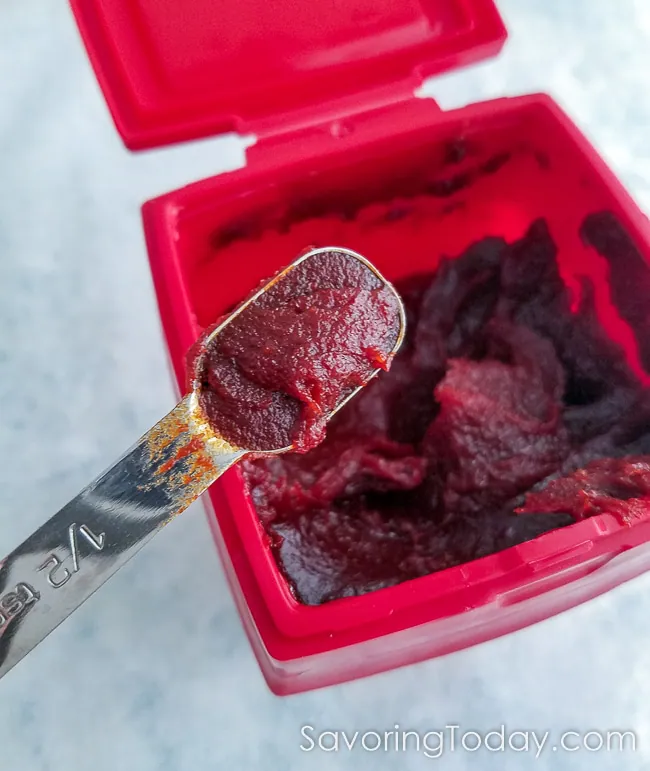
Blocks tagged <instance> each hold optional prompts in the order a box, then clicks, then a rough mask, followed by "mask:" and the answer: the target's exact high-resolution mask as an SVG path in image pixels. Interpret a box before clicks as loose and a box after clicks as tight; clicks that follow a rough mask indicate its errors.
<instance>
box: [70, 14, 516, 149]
mask: <svg viewBox="0 0 650 771" xmlns="http://www.w3.org/2000/svg"><path fill="white" fill-rule="evenodd" d="M71 4H72V8H73V12H74V14H75V17H76V19H77V23H78V25H79V28H80V30H81V33H82V37H83V40H84V42H85V45H86V48H87V50H88V54H89V56H90V59H91V61H92V64H93V67H94V69H95V72H96V75H97V78H98V80H99V82H100V85H101V88H102V90H103V92H104V95H105V97H106V100H107V102H108V105H109V108H110V111H111V114H112V116H113V119H114V121H115V124H116V126H117V129H118V131H119V133H120V135H121V136H122V139H123V140H124V142H125V144H126V145H127V146H128V147H129V148H131V149H143V148H149V147H154V146H157V145H164V144H170V143H173V142H180V141H185V140H190V139H197V138H199V137H205V136H209V135H211V134H217V133H222V132H226V131H238V132H240V133H254V134H257V135H264V134H269V133H280V132H282V131H285V130H288V129H289V128H290V127H291V126H295V125H299V124H300V123H302V124H316V123H319V122H323V121H325V120H327V119H328V117H332V118H334V117H341V115H342V114H344V113H345V112H353V111H354V110H361V109H370V108H371V107H373V106H380V105H382V104H387V103H390V102H393V101H396V100H398V99H402V98H406V96H407V95H408V93H409V91H410V92H411V93H412V91H413V89H414V88H415V87H417V85H419V83H420V82H421V81H422V80H423V79H424V78H425V77H428V76H429V75H432V74H435V73H438V72H442V71H444V70H450V69H452V68H454V67H459V66H462V65H465V64H469V63H471V62H474V61H477V60H479V59H483V58H486V57H488V56H491V55H494V54H496V53H497V52H498V51H499V50H500V49H501V47H502V45H503V43H504V41H505V38H506V30H505V27H504V25H503V22H502V21H501V18H500V16H499V14H498V12H497V10H496V7H495V5H494V2H493V0H235V1H234V2H233V0H230V1H229V2H226V0H71Z"/></svg>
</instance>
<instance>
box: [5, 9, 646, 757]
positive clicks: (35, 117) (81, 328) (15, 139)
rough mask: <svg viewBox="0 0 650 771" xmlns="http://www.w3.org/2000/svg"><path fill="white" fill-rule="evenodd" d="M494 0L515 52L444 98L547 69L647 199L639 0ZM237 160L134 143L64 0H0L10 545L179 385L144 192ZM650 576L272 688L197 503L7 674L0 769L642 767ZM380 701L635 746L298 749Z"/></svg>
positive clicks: (489, 92) (550, 82)
mask: <svg viewBox="0 0 650 771" xmlns="http://www.w3.org/2000/svg"><path fill="white" fill-rule="evenodd" d="M501 6H502V9H503V13H504V16H505V18H506V20H507V21H508V23H509V26H510V28H511V33H512V39H511V42H510V43H509V45H508V48H507V51H506V52H505V53H504V54H503V55H502V56H501V58H500V59H499V60H498V61H497V62H495V63H491V64H489V65H486V66H482V67H480V68H478V69H476V70H474V71H472V72H464V73H461V74H458V75H454V76H452V77H448V78H445V79H444V80H442V81H440V82H438V83H437V84H435V85H434V86H433V87H432V89H431V90H432V92H433V93H435V94H436V95H438V96H439V97H440V100H441V101H442V102H443V104H445V105H451V104H460V103H465V102H470V101H475V100H478V99H481V98H484V97H486V96H493V95H500V94H504V93H509V94H514V93H522V92H526V91H531V90H549V91H551V92H552V93H553V94H554V95H555V96H556V97H557V98H558V99H559V101H560V102H561V103H562V104H563V105H565V106H566V107H567V108H568V110H569V111H570V113H571V114H572V115H573V116H574V117H575V119H576V121H577V122H578V124H579V125H581V126H582V127H583V129H585V130H586V132H587V133H588V134H589V135H590V136H591V137H592V139H593V140H594V141H595V143H596V144H597V146H598V147H599V148H600V150H601V151H602V152H603V153H604V155H605V156H606V157H607V159H608V160H609V161H610V162H611V164H612V166H613V167H614V169H615V170H616V171H617V173H618V174H619V175H620V176H621V177H622V179H623V180H624V182H625V183H626V184H627V186H628V187H629V188H630V190H631V191H632V193H633V194H634V195H635V196H636V198H637V200H638V201H639V202H640V203H641V205H642V206H644V207H645V208H646V209H647V210H648V209H650V150H649V149H648V146H649V142H650V6H649V5H648V0H617V1H616V2H614V0H502V3H501ZM241 159H242V155H241V150H240V149H239V146H238V144H237V142H236V141H235V140H232V139H225V140H224V139H222V140H217V141H208V142H202V143H197V144H195V145H193V146H191V147H184V148H178V149H174V150H170V151H164V152H155V153H149V154H145V155H141V156H138V157H134V156H131V155H129V154H128V153H127V152H126V151H125V150H124V149H123V148H122V146H121V144H120V141H119V139H118V137H117V135H116V133H115V131H114V129H113V127H112V124H111V123H110V120H109V118H108V115H107V111H106V109H105V107H104V104H103V102H102V99H101V97H100V94H99V92H98V88H97V86H96V84H95V81H94V79H93V76H92V74H91V71H90V68H89V66H88V64H87V62H86V59H85V56H84V53H83V51H82V48H81V45H80V43H79V40H78V38H77V35H76V30H75V28H74V26H73V23H72V19H71V16H70V12H69V11H68V9H67V7H66V5H65V3H64V2H63V1H62V0H58V2H57V0H2V2H0V172H1V182H2V184H1V186H0V404H1V405H2V406H1V407H0V412H1V419H0V427H1V428H0V553H5V552H6V551H8V550H10V549H11V548H12V547H13V546H14V545H16V544H17V543H18V541H19V540H20V539H22V538H23V537H24V536H26V535H27V534H28V533H29V532H30V531H31V530H32V529H33V528H34V527H36V526H37V525H38V524H40V523H41V521H42V520H44V519H45V518H46V517H47V516H49V515H50V514H51V513H53V512H54V511H55V510H56V509H57V508H58V507H59V505H61V504H62V503H64V502H65V501H66V500H67V499H68V498H69V497H70V496H71V495H72V494H74V493H75V492H76V491H77V490H78V489H79V488H80V487H81V486H82V485H83V484H85V483H86V482H87V481H88V480H89V479H90V478H91V477H92V476H93V475H94V474H95V473H96V472H98V471H100V470H101V469H102V468H103V467H104V466H105V465H106V464H107V463H108V462H109V461H111V460H112V459H113V458H114V457H115V456H116V454H118V453H119V452H121V451H122V450H123V449H124V448H125V447H126V446H128V445H129V444H130V442H131V441H132V440H133V439H134V438H135V437H136V435H138V434H139V433H140V432H141V431H142V430H144V429H146V428H148V427H149V425H150V424H151V423H152V422H154V421H155V420H156V419H157V418H158V417H159V416H160V415H162V413H163V412H164V411H165V410H166V408H168V407H169V406H170V405H171V404H172V401H173V393H172V389H171V386H170V381H169V377H168V373H167V368H166V360H165V355H164V350H163V347H162V342H161V336H160V331H159V327H158V319H157V313H156V307H155V303H154V298H153V294H152V287H151V281H150V277H149V272H148V267H147V261H146V257H145V249H144V243H143V238H142V232H141V229H140V221H139V205H140V203H141V202H142V201H143V200H145V199H147V198H148V197H151V196H152V195H154V194H156V193H159V192H163V191H165V190H167V189H171V188H173V187H176V186H178V185H179V184H181V183H184V182H186V181H190V180H193V179H198V178H199V177H202V176H208V175H210V174H212V173H216V172H218V171H221V170H224V169H226V168H228V167H233V166H235V165H238V164H239V163H240V162H241ZM145 383H147V384H148V386H147V392H146V394H145V393H144V390H143V386H144V384H145ZM152 384H153V386H152ZM98 405H101V406H100V407H98ZM649 597H650V576H648V577H644V578H641V579H638V580H636V581H633V582H631V583H629V584H627V585H626V586H624V587H622V588H620V589H619V590H617V591H615V592H612V593H610V594H609V595H607V596H605V597H602V598H600V599H598V600H597V601H594V602H591V603H589V604H587V605H585V606H583V607H581V608H579V609H577V610H575V611H573V612H570V613H567V614H565V615H564V616H562V617H559V618H556V619H553V620H551V621H548V622H546V623H544V624H541V625H538V626H536V627H534V628H531V629H528V630H525V631H523V632H521V633H518V634H516V635H513V636H510V637H507V638H504V639H501V640H497V641H494V642H492V643H489V644H486V645H483V646H481V647H479V648H476V649H473V650H469V651H465V652H463V653H460V654H456V655H454V656H451V657H448V658H445V659H442V660H437V661H432V662H427V663H424V664H422V665H419V666H416V667H411V668H408V669H403V670H400V671H395V672H392V673H389V674H386V675H382V676H379V677H374V678H370V679H367V680H364V681H360V682H356V683H351V684H348V685H345V686H340V687H337V688H331V689H327V690H324V691H320V692H314V693H310V694H306V695H303V696H297V697H291V698H288V699H277V698H276V697H273V696H272V695H271V694H270V693H269V692H268V691H267V689H266V687H265V685H264V682H263V680H262V678H261V676H260V674H259V672H258V669H257V666H256V664H255V661H254V659H253V656H252V654H251V652H250V650H249V647H248V644H247V642H246V639H245V637H244V635H243V633H242V630H241V627H240V624H239V620H238V617H237V614H236V612H235V609H234V607H233V603H232V601H231V599H230V596H229V594H228V590H227V588H226V586H225V583H224V579H223V576H222V572H221V568H220V565H219V564H218V560H217V557H216V554H215V551H214V549H213V546H212V543H211V539H210V536H209V533H208V528H207V525H206V522H205V520H204V517H203V514H202V512H201V510H200V509H198V508H195V509H194V510H191V511H190V512H188V514H187V515H185V516H183V517H182V518H181V519H180V520H178V521H177V522H175V523H174V524H172V525H171V526H170V527H169V528H168V529H167V530H166V531H164V532H163V533H162V534H161V535H160V536H159V537H158V538H157V539H156V540H155V541H154V542H153V543H152V544H151V545H150V546H149V547H148V548H147V549H146V550H145V551H144V552H142V553H141V554H140V555H139V556H138V558H136V559H135V560H134V561H133V562H132V563H130V564H129V565H128V566H127V567H126V568H124V569H123V571H122V572H121V573H119V574H118V575H117V576H116V577H115V578H114V579H113V580H112V581H111V582H110V583H109V584H107V585H106V586H105V587H104V588H103V589H102V591H101V592H100V593H99V594H97V595H96V596H95V597H94V598H92V599H91V600H90V601H89V602H88V603H87V604H86V605H85V606H84V607H83V608H82V609H81V610H80V611H78V612H77V613H76V614H75V615H74V616H73V617H72V618H71V619H69V620H68V621H67V622H66V623H65V624H64V625H63V626H62V627H61V628H60V629H59V630H58V631H57V632H55V633H54V634H53V635H52V636H51V637H50V638H49V640H47V641H46V642H45V643H44V644H43V645H41V646H40V647H39V648H38V649H37V650H36V651H35V652H34V653H33V654H32V655H31V656H30V657H29V658H28V659H27V660H25V661H23V662H22V663H21V665H19V666H18V667H17V668H16V669H15V670H13V671H12V672H11V673H10V674H9V675H8V676H7V677H6V678H5V679H3V680H2V682H1V683H0V768H2V769H8V770H9V769H11V771H59V770H61V771H64V770H65V771H73V770H74V771H77V770H78V769H93V771H117V770H118V769H119V771H131V769H133V770H134V771H136V770H137V771H166V770H167V769H169V770H171V771H204V770H206V771H207V770H209V769H220V768H230V767H232V768H233V769H234V768H237V769H253V768H264V769H278V770H279V769H282V770H283V771H291V769H303V768H314V769H329V768H342V769H348V768H349V769H351V768H355V769H358V770H359V771H361V769H364V768H381V769H384V768H386V769H396V770H397V769H400V770H402V769H403V770H404V771H410V770H411V769H420V768H422V769H424V768H428V767H431V764H434V766H435V765H436V764H437V766H438V767H442V768H445V769H451V770H455V769H458V770H460V769H469V768H472V769H473V768H480V769H485V771H490V770H491V769H504V770H507V769H517V770H518V771H519V769H524V768H529V767H530V768H533V767H534V768H540V769H557V770H558V771H561V770H562V769H583V768H585V769H586V768H589V769H597V771H600V770H601V769H609V768H612V769H615V768H616V769H617V768H630V769H642V768H647V767H648V764H650V720H649V718H650V613H649V611H650V599H649ZM395 722H397V723H399V724H400V726H402V727H403V728H408V729H413V730H421V731H426V730H433V729H436V728H441V727H444V726H445V725H447V724H454V723H455V724H460V725H461V726H462V728H463V729H464V730H476V731H487V730H490V729H491V728H493V727H495V726H499V725H501V724H502V723H505V724H506V725H507V727H508V729H510V730H514V729H526V730H537V731H540V732H542V731H545V730H547V729H548V730H554V731H557V732H560V731H566V730H571V729H575V730H589V729H596V730H602V731H606V730H608V729H615V728H624V729H631V730H635V731H636V732H637V738H638V749H637V752H636V753H635V754H629V753H628V754H627V755H626V756H621V755H618V754H615V753H607V752H604V751H601V752H596V753H592V752H587V751H585V750H581V751H578V752H574V753H568V752H562V751H557V752H552V751H550V749H549V750H548V751H545V752H544V753H543V754H542V756H541V757H540V759H538V760H535V759H534V757H533V754H534V753H532V752H531V753H529V754H524V753H515V752H512V751H508V752H505V753H489V752H485V751H482V750H481V751H479V752H476V753H470V752H467V751H463V750H459V749H457V750H456V751H454V752H447V753H446V754H445V755H444V756H443V757H442V758H441V759H438V760H433V759H429V758H426V757H425V756H424V754H423V753H422V752H420V753H418V752H415V751H410V752H407V753H395V752H384V751H379V752H375V753H373V752H366V751H356V750H355V751H353V752H349V751H347V750H345V751H344V750H341V751H339V752H338V753H334V752H332V753H326V752H323V751H319V750H314V751H313V752H310V753H305V752H302V751H301V750H300V745H301V743H303V741H304V740H303V739H302V738H301V736H300V726H301V725H303V724H305V723H310V724H312V725H314V726H315V727H316V729H317V730H325V729H339V730H346V731H348V732H350V733H352V732H354V731H355V730H359V731H364V730H368V729H375V730H381V731H383V730H390V729H392V727H393V726H394V724H395Z"/></svg>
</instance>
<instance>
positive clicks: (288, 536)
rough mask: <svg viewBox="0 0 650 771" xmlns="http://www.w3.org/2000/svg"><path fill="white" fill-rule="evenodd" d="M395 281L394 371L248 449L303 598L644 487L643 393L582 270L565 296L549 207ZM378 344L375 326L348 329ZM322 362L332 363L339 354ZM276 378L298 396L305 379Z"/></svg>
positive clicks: (257, 491)
mask: <svg viewBox="0 0 650 771" xmlns="http://www.w3.org/2000/svg"><path fill="white" fill-rule="evenodd" d="M589 224H590V225H591V228H592V231H593V229H594V222H593V221H591V222H590V223H589ZM599 245H600V244H599ZM646 271H647V266H646ZM400 289H401V291H402V296H403V298H404V300H405V304H406V306H407V314H408V325H407V338H406V341H405V343H404V345H403V346H402V349H401V351H400V353H399V354H398V356H397V357H396V359H395V361H394V363H393V366H392V368H391V371H390V372H389V373H388V374H385V375H381V376H380V377H379V378H378V379H377V381H375V382H374V383H371V384H370V385H369V386H368V388H366V389H364V391H363V392H362V393H361V394H359V395H358V396H357V397H355V398H354V399H353V400H352V401H351V402H350V403H349V404H348V405H346V407H345V408H344V409H343V410H341V412H340V413H338V414H337V415H336V416H335V417H334V419H333V420H332V422H331V423H330V424H329V427H328V435H327V438H326V440H325V441H324V442H323V443H322V444H320V445H319V446H318V447H315V448H314V449H312V450H311V451H310V452H308V453H307V454H305V455H283V456H273V457H268V458H264V459H256V460H248V461H245V462H244V464H243V470H244V475H245V477H246V480H247V484H248V488H249V490H250V493H251V495H252V498H253V501H254V503H255V506H256V509H257V511H258V512H259V515H260V517H261V519H262V521H263V523H264V525H265V527H266V530H267V532H268V533H269V535H270V537H271V542H272V548H273V550H274V553H275V555H276V558H277V560H278V563H279V565H280V567H281V569H282V570H283V572H284V574H285V576H286V577H287V579H288V581H289V582H290V585H291V586H292V588H293V590H294V592H295V594H296V596H297V597H298V598H299V599H300V600H301V601H302V602H304V603H307V604H311V605H314V604H320V603H323V602H326V601H328V600H331V599H335V598H339V597H345V596H350V595H358V594H362V593H365V592H369V591H373V590H375V589H379V588H382V587H386V586H391V585H394V584H397V583H400V582H402V581H405V580H407V579H412V578H417V577H419V576H424V575H426V574H428V573H432V572H434V571H437V570H441V569H443V568H447V567H450V566H453V565H458V564H460V563H463V562H467V561H469V560H473V559H476V558H479V557H482V556H485V555H488V554H491V553H494V552H496V551H499V550H501V549H504V548H507V547H509V546H513V545H515V544H518V543H521V542H523V541H526V540H529V539H531V538H535V537H536V536H538V535H540V534H542V533H544V532H546V531H548V530H551V529H554V528H558V527H562V526H565V525H569V524H571V523H572V522H574V521H575V519H576V518H580V517H584V516H590V515H591V514H595V513H598V512H600V511H604V510H607V511H613V512H614V513H618V514H619V515H620V516H621V517H623V518H629V517H630V516H633V515H634V513H635V512H638V510H639V507H641V506H643V505H647V501H646V502H644V501H643V498H644V497H647V496H648V493H649V491H650V456H648V457H642V456H643V454H644V453H650V398H649V397H648V394H647V392H646V390H645V389H644V387H643V386H642V385H641V383H640V382H639V380H638V378H637V376H636V375H635V374H634V372H633V371H632V370H631V369H630V367H629V366H628V364H627V361H626V358H625V355H624V352H623V351H622V350H621V349H620V348H619V347H618V346H617V345H616V344H615V343H613V342H612V341H611V340H610V339H609V337H608V336H607V335H606V333H605V331H604V329H603V328H602V326H601V325H600V323H599V321H598V319H597V316H596V313H595V307H594V292H593V287H592V285H591V284H590V282H589V281H588V280H585V281H584V282H583V285H582V293H581V299H580V303H579V307H578V308H577V309H576V308H575V307H572V302H571V297H570V295H569V291H568V290H567V288H566V286H565V284H564V282H563V280H562V278H561V276H560V273H559V270H558V265H557V261H556V247H555V244H554V242H553V240H552V239H551V237H550V234H549V231H548V229H547V226H546V224H545V222H544V221H537V222H535V223H534V224H533V225H532V226H531V228H530V229H529V231H528V233H527V234H526V235H525V237H524V238H522V239H521V240H520V241H518V242H516V243H514V244H508V243H506V242H505V241H503V240H501V239H499V238H487V239H485V240H483V241H481V242H479V243H476V244H474V245H473V246H471V247H470V248H469V249H467V251H466V252H465V253H464V254H462V255H460V256H459V257H458V258H456V259H449V260H443V261H442V263H441V264H440V267H439V268H438V270H437V271H436V273H435V275H433V276H426V277H421V278H420V279H419V280H417V281H414V282H413V283H412V284H411V285H409V286H403V287H400ZM330 296H331V295H330V294H328V295H327V297H328V298H329V297H330ZM327 302H330V300H329V299H328V300H327ZM318 307H320V306H318ZM339 307H340V306H338V305H336V308H339ZM329 313H330V312H329V311H328V314H329ZM359 313H363V311H361V310H359ZM373 318H374V317H373ZM380 318H381V319H382V320H383V318H384V317H383V315H380ZM343 320H344V314H343V313H342V314H341V315H340V323H343ZM381 323H385V322H384V321H380V324H381ZM262 324H263V330H264V331H263V335H261V337H260V340H259V346H263V345H264V344H265V341H267V340H268V339H269V330H271V335H270V339H271V341H272V344H273V345H274V346H275V345H277V344H278V343H277V342H276V341H277V340H278V335H279V332H280V331H281V329H282V328H283V327H282V324H281V323H280V324H279V326H278V327H277V331H276V327H275V324H274V323H270V324H269V325H268V327H267V325H266V322H261V321H255V322H254V324H253V329H254V331H256V330H258V329H262ZM242 334H243V333H242ZM305 334H309V335H312V336H313V335H314V328H313V327H310V328H309V331H308V333H307V332H305ZM327 334H329V332H328V333H327ZM346 334H347V333H346ZM333 339H334V344H335V345H337V346H341V347H342V348H343V349H344V350H345V342H344V341H343V340H341V339H340V337H338V336H337V335H336V334H334V336H333ZM305 343H306V338H305V337H304V336H303V335H302V334H300V335H299V344H298V346H297V348H296V350H299V351H300V352H301V353H303V352H306V351H307V350H308V347H307V346H306V345H305ZM311 344H312V341H311V340H310V342H309V345H311ZM316 345H318V342H316ZM329 345H330V343H329V341H328V342H327V346H329ZM228 346H229V347H228V348H227V349H226V350H225V351H224V355H227V356H230V355H232V352H233V351H234V353H235V355H237V356H241V355H242V346H243V336H240V335H234V336H233V338H231V340H230V342H229V343H228ZM375 347H377V344H376V342H375V341H374V336H373V335H371V336H370V339H369V340H366V339H365V338H364V341H363V342H355V344H354V349H355V350H358V349H359V348H373V349H374V348H375ZM282 350H284V349H282ZM293 350H294V349H293V347H291V346H290V351H291V355H292V353H293ZM322 350H324V349H323V348H321V347H318V348H317V351H322ZM310 355H311V354H310ZM311 358H312V359H313V360H318V355H317V356H315V357H314V356H313V355H311ZM326 360H327V361H330V360H329V359H328V358H327V357H326ZM219 361H221V360H219ZM258 361H259V360H258ZM332 362H333V366H334V369H336V367H337V362H338V355H335V356H334V358H333V359H332ZM226 366H227V365H226V364H224V365H223V367H226ZM253 366H255V363H254V362H253V363H252V364H251V367H253ZM258 366H259V364H258ZM304 366H305V367H306V369H305V370H304V373H305V374H304V378H303V379H302V380H307V381H309V377H310V369H309V365H308V364H305V365H304ZM266 371H268V372H272V373H273V374H272V375H271V377H272V380H271V383H273V382H276V380H275V378H276V377H278V378H279V379H280V381H281V382H282V383H286V378H287V375H286V371H285V370H284V369H282V368H281V369H280V374H279V375H276V374H275V370H266V369H265V372H266ZM346 371H347V370H346ZM328 377H331V376H329V375H328ZM219 379H220V380H224V376H223V374H221V372H220V375H219ZM317 380H318V382H321V380H320V375H319V376H318V377H317ZM301 382H302V381H301ZM263 385H264V386H265V387H268V385H269V381H266V380H265V381H264V383H263ZM319 387H320V386H319ZM283 388H285V390H286V392H287V393H290V394H291V398H292V399H296V400H298V401H299V402H300V404H302V405H307V409H309V405H310V404H311V401H310V400H312V399H314V393H315V391H314V390H313V388H311V387H310V386H305V385H301V386H300V387H299V388H293V387H290V386H283ZM316 392H317V390H316ZM264 393H267V391H265V392H264ZM210 398H212V397H210ZM238 398H239V397H238ZM255 398H257V397H255ZM267 398H270V397H267ZM282 398H283V399H284V398H287V397H285V396H282ZM328 399H330V401H331V397H329V396H325V397H323V396H318V397H317V398H316V401H318V402H319V404H329V403H330V401H328ZM240 416H241V413H238V414H235V415H233V421H236V420H237V419H238V418H240ZM220 420H221V418H220ZM245 430H250V429H245ZM283 430H285V431H287V430H289V429H286V428H285V429H283ZM283 436H284V435H283ZM281 443H282V442H278V444H281ZM632 456H637V457H632ZM600 458H608V459H609V460H598V459H600ZM625 458H627V459H625ZM585 490H586V491H587V492H585ZM517 512H520V513H517Z"/></svg>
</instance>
